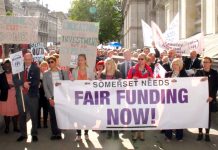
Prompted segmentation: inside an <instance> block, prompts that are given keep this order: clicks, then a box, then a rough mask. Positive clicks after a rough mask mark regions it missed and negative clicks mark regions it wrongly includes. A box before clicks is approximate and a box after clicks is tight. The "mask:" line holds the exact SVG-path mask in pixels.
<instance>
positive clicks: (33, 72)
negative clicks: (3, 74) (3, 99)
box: [13, 63, 40, 97]
mask: <svg viewBox="0 0 218 150" xmlns="http://www.w3.org/2000/svg"><path fill="white" fill-rule="evenodd" d="M23 76H24V71H23V72H21V73H20V78H19V75H18V74H15V75H13V81H14V85H15V88H16V94H17V93H20V89H19V88H20V86H23V84H24V79H23ZM28 81H29V82H30V88H29V90H28V93H27V94H28V95H29V96H31V97H38V96H39V82H40V70H39V67H38V66H37V65H36V64H34V63H32V64H31V67H30V69H29V72H28Z"/></svg>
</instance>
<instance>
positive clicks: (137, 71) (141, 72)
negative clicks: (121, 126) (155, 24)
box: [127, 53, 153, 141]
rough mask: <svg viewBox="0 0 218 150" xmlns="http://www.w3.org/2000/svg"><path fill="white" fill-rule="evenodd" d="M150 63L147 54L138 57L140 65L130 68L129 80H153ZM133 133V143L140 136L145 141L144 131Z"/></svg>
mask: <svg viewBox="0 0 218 150" xmlns="http://www.w3.org/2000/svg"><path fill="white" fill-rule="evenodd" d="M148 61H149V59H148V57H147V56H146V55H145V53H140V54H139V55H138V63H137V64H136V65H135V66H133V67H131V68H130V70H129V72H128V75H127V79H138V78H153V72H152V69H151V67H150V66H149V65H148ZM133 133H134V134H133V137H132V140H133V141H136V140H137V138H138V136H139V137H140V140H141V141H144V132H143V131H135V132H133Z"/></svg>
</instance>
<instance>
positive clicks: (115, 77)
mask: <svg viewBox="0 0 218 150" xmlns="http://www.w3.org/2000/svg"><path fill="white" fill-rule="evenodd" d="M106 77H107V75H106V74H105V73H101V75H100V78H101V79H106ZM119 78H122V74H121V72H120V71H119V70H116V71H115V74H114V76H113V79H119Z"/></svg>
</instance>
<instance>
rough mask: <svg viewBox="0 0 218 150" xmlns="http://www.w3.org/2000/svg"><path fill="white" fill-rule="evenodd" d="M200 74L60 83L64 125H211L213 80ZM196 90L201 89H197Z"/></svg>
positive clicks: (60, 117) (59, 108)
mask: <svg viewBox="0 0 218 150" xmlns="http://www.w3.org/2000/svg"><path fill="white" fill-rule="evenodd" d="M201 79H202V78H201V77H198V78H197V77H196V78H174V79H171V78H165V79H138V80H127V79H125V80H102V81H98V80H92V81H89V80H87V81H84V80H83V81H82V80H80V81H79V80H75V81H58V82H59V83H60V85H59V86H55V87H54V93H55V94H54V99H55V112H56V117H57V122H58V127H59V128H61V129H92V130H152V129H180V128H181V129H184V128H207V127H208V116H209V114H208V111H209V110H208V109H209V106H208V103H207V98H208V81H201ZM196 89H197V90H198V91H201V92H198V93H196Z"/></svg>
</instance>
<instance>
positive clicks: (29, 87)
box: [13, 53, 40, 142]
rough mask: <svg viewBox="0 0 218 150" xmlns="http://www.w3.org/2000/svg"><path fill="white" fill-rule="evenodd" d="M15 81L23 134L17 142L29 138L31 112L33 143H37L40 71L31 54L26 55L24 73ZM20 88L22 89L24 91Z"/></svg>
mask: <svg viewBox="0 0 218 150" xmlns="http://www.w3.org/2000/svg"><path fill="white" fill-rule="evenodd" d="M13 81H14V85H15V88H16V99H17V106H18V110H19V126H20V133H21V135H20V137H19V138H18V139H17V141H18V142H21V141H23V140H25V139H26V138H27V127H26V115H27V112H29V114H30V118H31V120H32V130H31V135H32V141H33V142H37V141H38V137H37V124H38V123H37V121H38V104H39V102H38V97H39V82H40V70H39V67H38V66H37V65H36V64H35V63H33V56H32V54H31V53H26V54H25V55H24V71H23V72H21V73H20V74H19V75H18V74H15V75H13ZM20 87H22V90H21V88H20ZM22 95H23V96H22ZM22 99H23V101H24V105H23V103H22ZM24 107H25V109H24Z"/></svg>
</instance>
